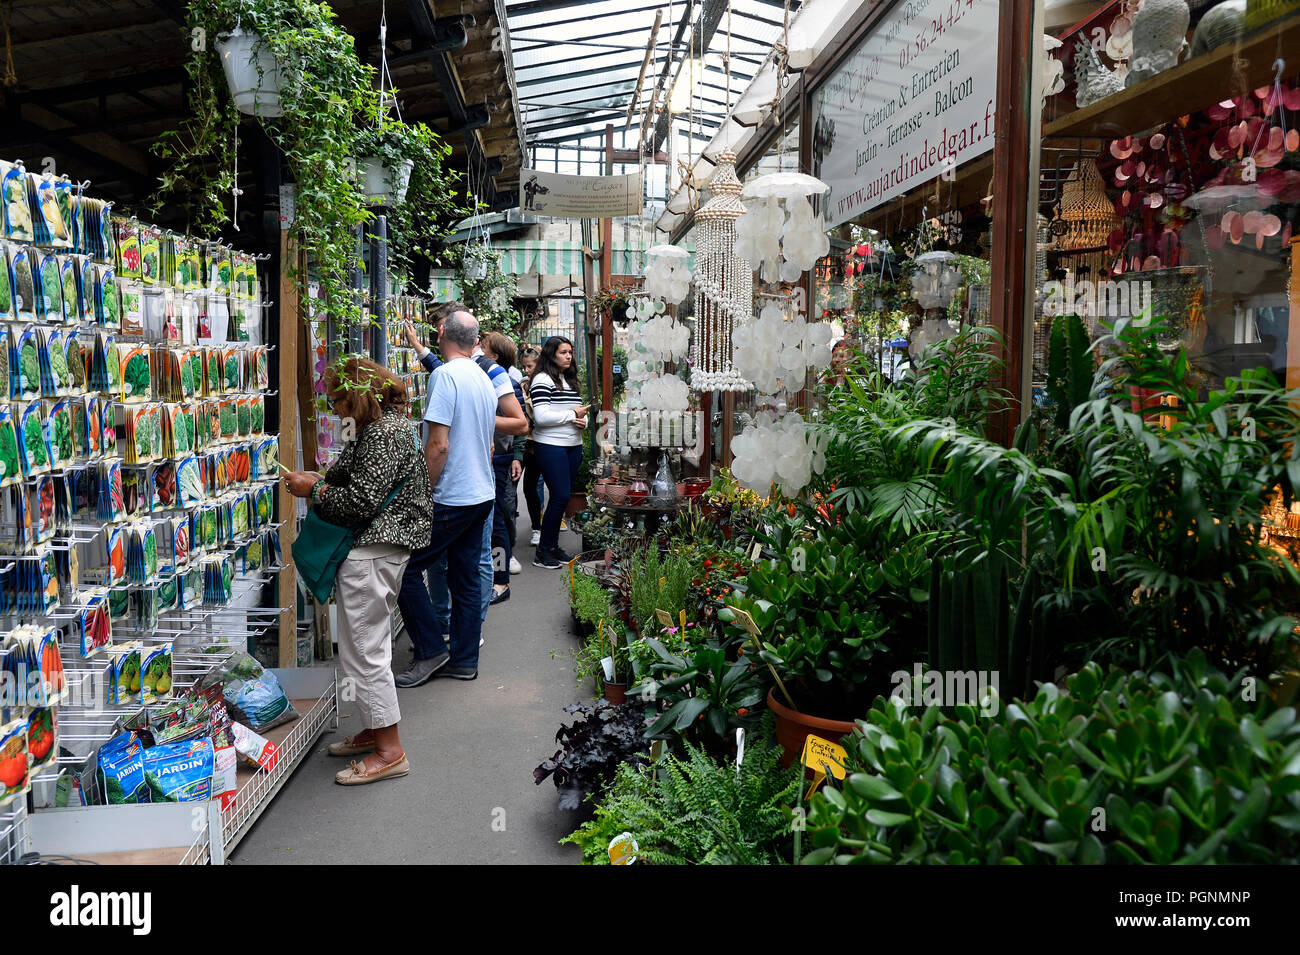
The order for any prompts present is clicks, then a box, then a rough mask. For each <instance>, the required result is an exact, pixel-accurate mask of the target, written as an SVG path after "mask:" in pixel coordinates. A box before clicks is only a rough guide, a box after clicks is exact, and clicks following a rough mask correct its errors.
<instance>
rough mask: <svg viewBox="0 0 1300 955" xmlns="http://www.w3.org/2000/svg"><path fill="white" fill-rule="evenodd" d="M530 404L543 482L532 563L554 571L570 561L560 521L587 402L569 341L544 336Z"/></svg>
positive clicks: (578, 459) (573, 478) (578, 458)
mask: <svg viewBox="0 0 1300 955" xmlns="http://www.w3.org/2000/svg"><path fill="white" fill-rule="evenodd" d="M528 394H529V397H530V398H531V399H532V405H533V422H534V423H533V450H534V453H535V454H536V456H537V463H538V464H539V465H540V466H541V469H542V477H543V479H544V480H545V481H546V513H545V514H544V515H543V516H542V536H541V540H540V542H539V543H538V545H537V556H536V557H534V558H533V565H534V566H535V567H545V568H547V569H549V570H554V569H555V568H557V567H559V566H560V565H561V564H564V563H567V562H568V561H569V560H570V557H569V555H568V554H566V553H565V552H564V551H562V550H560V521H561V520H562V519H563V518H564V511H565V508H566V507H567V506H568V504H569V495H570V493H571V492H572V489H573V487H574V486H575V485H576V484H577V483H578V468H579V466H580V465H581V463H582V432H583V430H584V429H585V428H586V427H587V411H588V409H589V408H590V405H584V404H582V393H581V392H580V391H579V390H578V375H577V371H576V369H575V368H574V362H573V342H571V341H569V340H568V339H567V338H563V337H561V336H559V335H556V336H553V337H551V338H548V339H547V340H546V344H545V345H543V346H542V354H541V356H540V357H539V358H538V360H537V367H536V368H535V369H534V370H533V374H532V376H531V377H530V379H529V386H528Z"/></svg>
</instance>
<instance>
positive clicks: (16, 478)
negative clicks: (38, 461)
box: [0, 405, 23, 488]
mask: <svg viewBox="0 0 1300 955" xmlns="http://www.w3.org/2000/svg"><path fill="white" fill-rule="evenodd" d="M18 449H19V435H18V427H17V425H16V424H15V423H14V416H13V411H12V409H11V408H10V406H9V405H0V488H5V487H9V486H10V485H13V484H19V483H21V482H22V479H23V466H22V459H21V456H20V454H19V450H18Z"/></svg>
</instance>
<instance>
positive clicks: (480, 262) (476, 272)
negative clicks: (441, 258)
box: [465, 256, 488, 282]
mask: <svg viewBox="0 0 1300 955" xmlns="http://www.w3.org/2000/svg"><path fill="white" fill-rule="evenodd" d="M487 274H488V264H487V259H483V258H479V257H478V256H475V257H474V258H471V259H468V260H466V262H465V278H467V279H469V280H470V281H471V282H482V281H483V280H484V279H485V278H487Z"/></svg>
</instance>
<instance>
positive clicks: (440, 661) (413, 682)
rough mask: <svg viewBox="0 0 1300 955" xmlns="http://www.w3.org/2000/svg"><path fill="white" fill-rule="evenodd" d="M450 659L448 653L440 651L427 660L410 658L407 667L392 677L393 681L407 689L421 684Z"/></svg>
mask: <svg viewBox="0 0 1300 955" xmlns="http://www.w3.org/2000/svg"><path fill="white" fill-rule="evenodd" d="M450 659H451V654H450V653H440V654H438V655H437V656H436V657H429V658H428V659H427V660H412V661H411V665H410V666H409V667H407V668H406V669H405V670H403V671H402V672H401V673H399V674H397V676H395V677H393V682H394V683H396V684H397V685H398V686H400V687H401V688H402V689H404V690H409V689H410V688H411V687H414V686H423V685H424V684H425V683H428V682H429V679H430V678H431V677H432V676H433V675H434V674H435V673H437V672H438V671H439V670H441V669H442V668H443V667H445V666H446V665H447V661H448V660H450Z"/></svg>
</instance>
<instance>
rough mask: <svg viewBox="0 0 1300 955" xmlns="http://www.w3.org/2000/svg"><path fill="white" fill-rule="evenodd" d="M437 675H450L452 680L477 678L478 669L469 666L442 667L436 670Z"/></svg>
mask: <svg viewBox="0 0 1300 955" xmlns="http://www.w3.org/2000/svg"><path fill="white" fill-rule="evenodd" d="M438 676H445V677H450V678H451V679H453V680H477V679H478V670H476V669H471V668H470V667H443V668H442V669H441V670H439V671H438Z"/></svg>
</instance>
